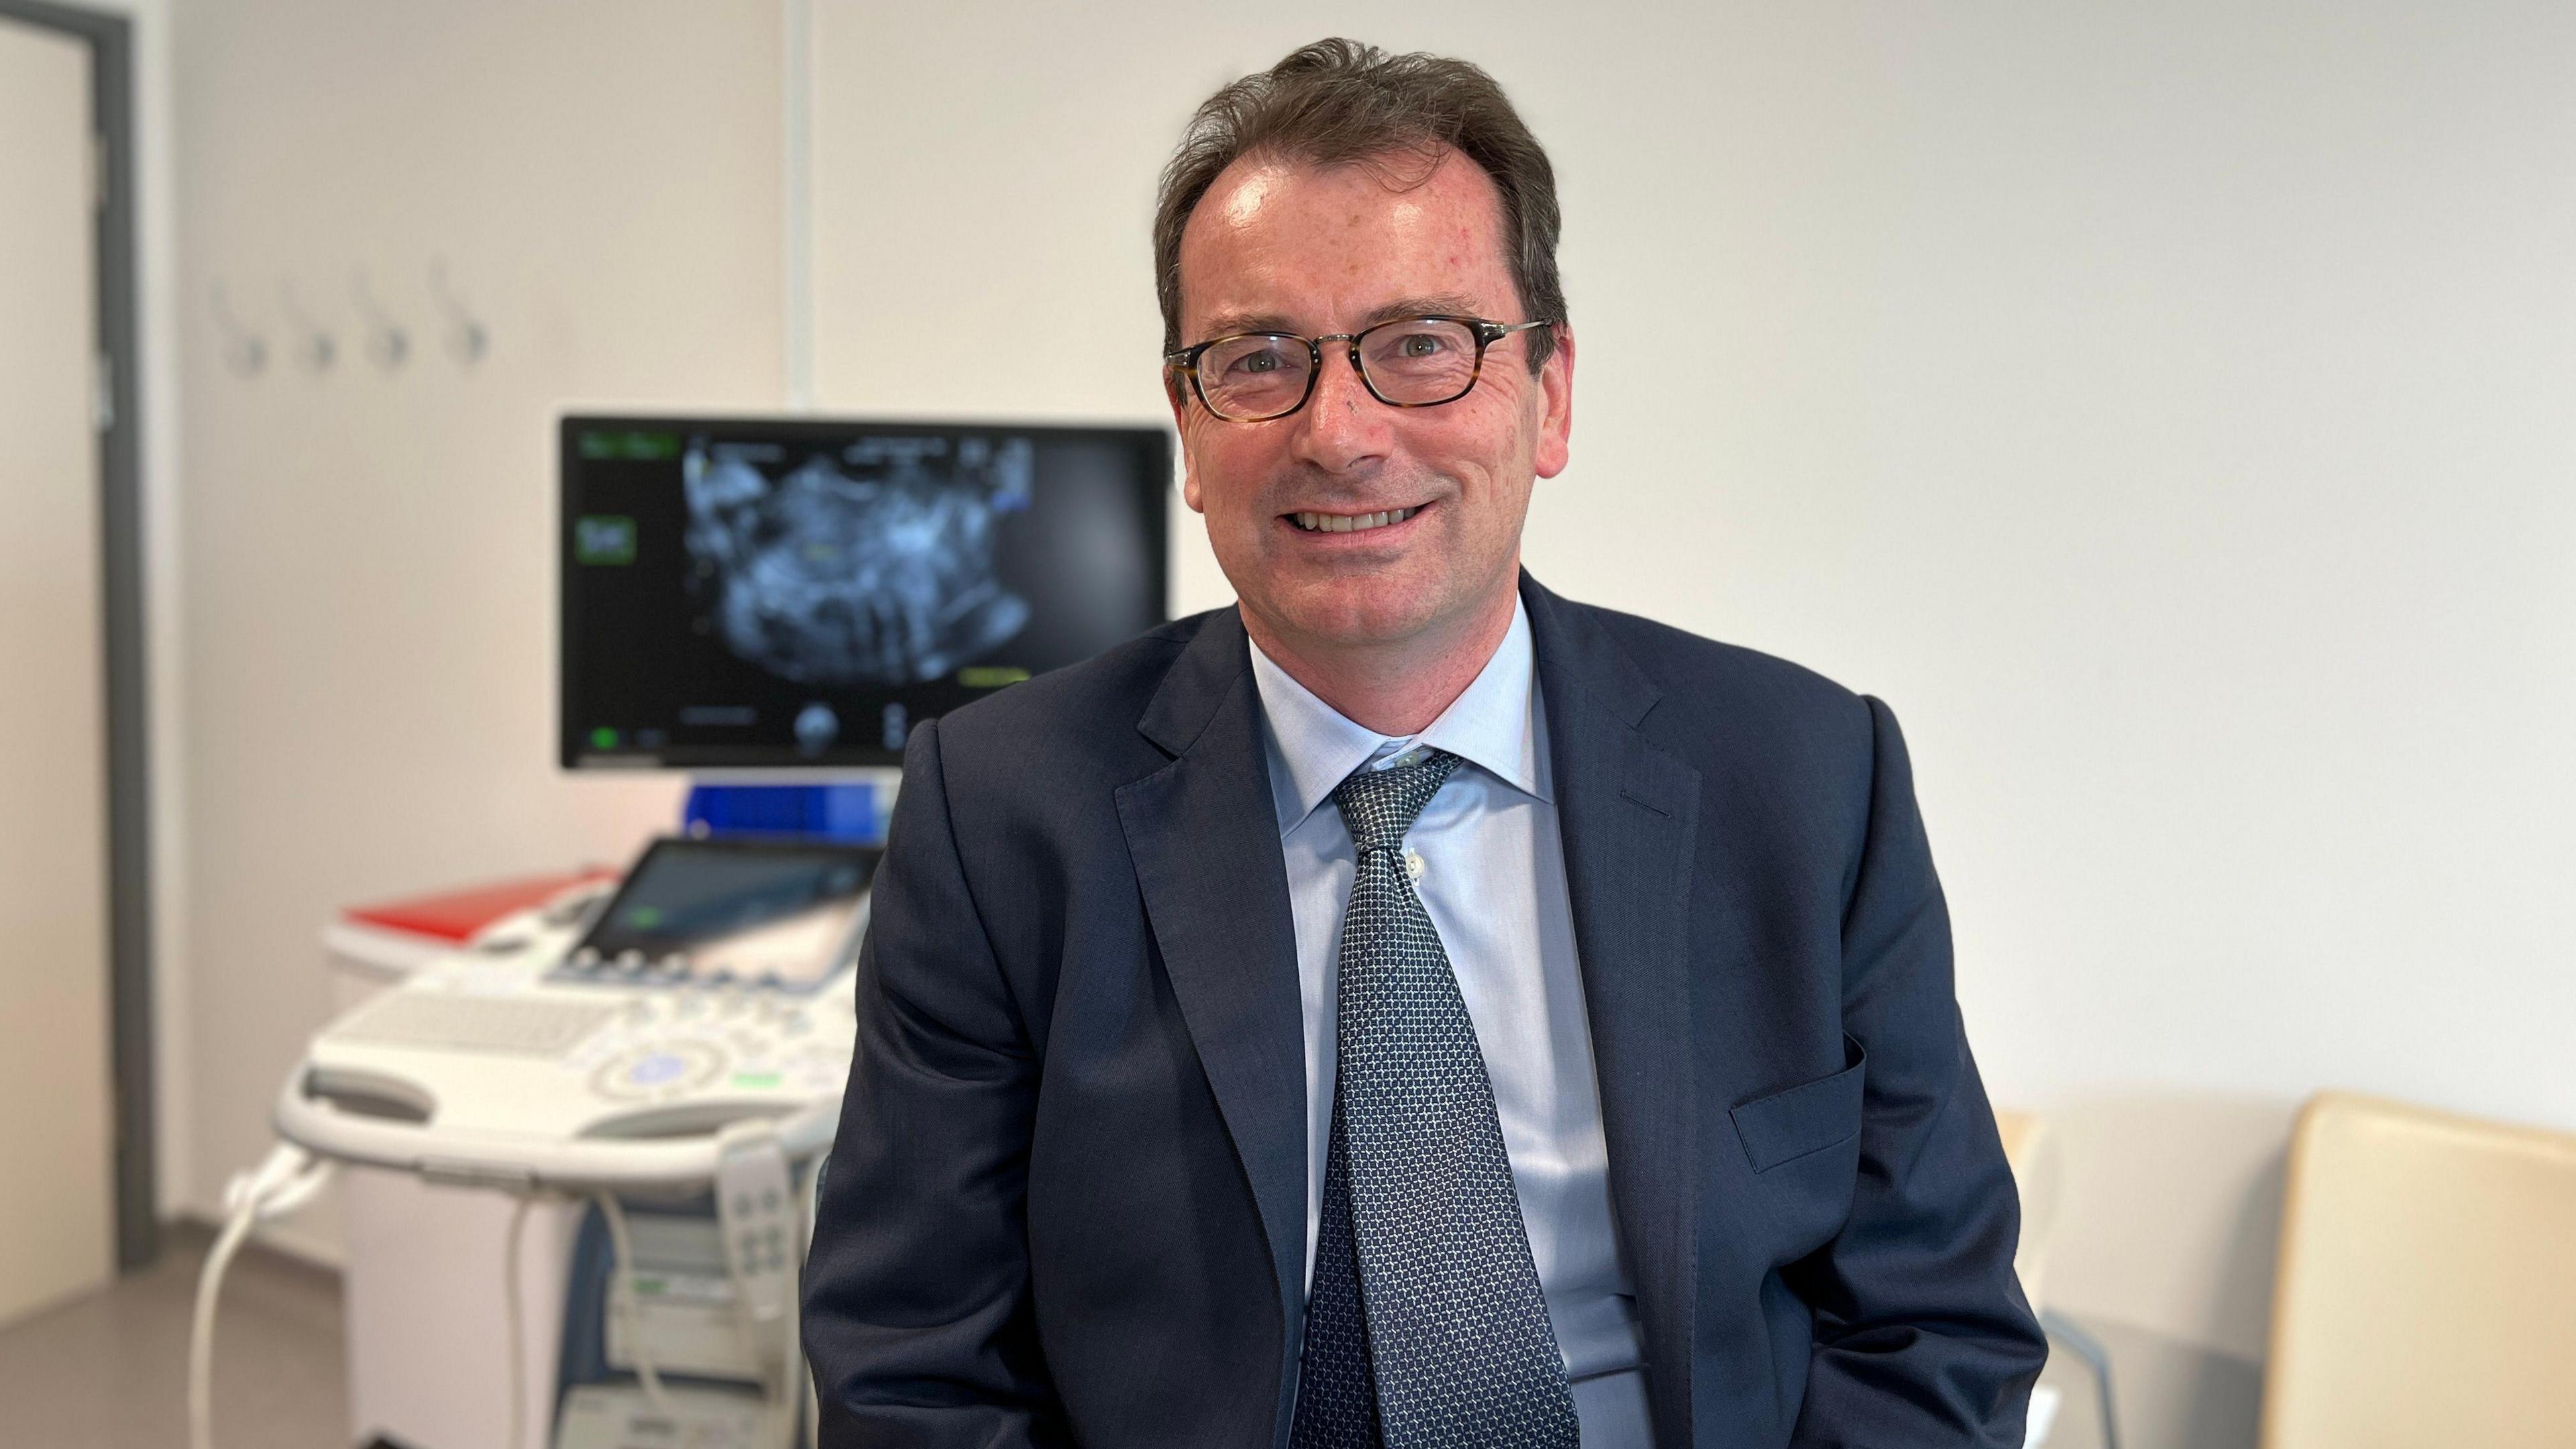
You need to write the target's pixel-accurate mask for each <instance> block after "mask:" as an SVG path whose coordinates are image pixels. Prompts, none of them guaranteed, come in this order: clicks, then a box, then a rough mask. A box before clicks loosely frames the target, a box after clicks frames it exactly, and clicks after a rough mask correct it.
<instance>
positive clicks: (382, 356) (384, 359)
mask: <svg viewBox="0 0 2576 1449" xmlns="http://www.w3.org/2000/svg"><path fill="white" fill-rule="evenodd" d="M349 291H350V294H351V295H352V296H354V297H356V298H357V299H358V313H359V315H360V316H361V317H362V318H364V319H365V324H366V351H367V358H368V360H369V361H371V362H373V363H375V365H376V366H378V367H381V368H383V369H384V370H385V371H387V372H397V371H400V370H401V368H402V365H403V362H404V360H405V359H406V358H409V357H410V356H411V333H410V332H408V331H406V330H405V329H404V327H403V325H402V324H401V323H399V322H396V321H395V320H394V319H393V317H392V316H391V315H390V314H388V313H387V312H386V311H385V309H384V307H383V306H382V305H381V304H380V303H378V302H377V301H376V294H375V292H374V291H373V289H371V288H369V287H368V286H367V273H366V271H365V269H364V268H361V269H359V270H358V271H357V272H356V273H355V274H354V275H352V277H351V278H350V283H349Z"/></svg>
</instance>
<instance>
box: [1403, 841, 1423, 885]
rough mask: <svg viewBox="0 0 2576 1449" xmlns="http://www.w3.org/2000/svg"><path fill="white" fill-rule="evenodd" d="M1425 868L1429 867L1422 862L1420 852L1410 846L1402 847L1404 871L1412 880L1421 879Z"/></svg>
mask: <svg viewBox="0 0 2576 1449" xmlns="http://www.w3.org/2000/svg"><path fill="white" fill-rule="evenodd" d="M1427 869H1429V867H1428V866H1425V865H1424V864H1423V863H1422V852H1421V851H1418V850H1415V849H1414V848H1413V847H1412V846H1409V845H1408V846H1406V847H1405V848H1404V873H1405V874H1406V875H1407V876H1409V877H1411V878H1412V879H1414V880H1420V879H1422V872H1423V871H1425V870H1427Z"/></svg>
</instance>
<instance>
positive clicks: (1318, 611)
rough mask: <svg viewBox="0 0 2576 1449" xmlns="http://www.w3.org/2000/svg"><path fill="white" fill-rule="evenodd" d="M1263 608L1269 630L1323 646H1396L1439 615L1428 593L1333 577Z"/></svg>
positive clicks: (1401, 584)
mask: <svg viewBox="0 0 2576 1449" xmlns="http://www.w3.org/2000/svg"><path fill="white" fill-rule="evenodd" d="M1267 604H1268V607H1266V608H1263V609H1262V610H1261V612H1262V613H1263V614H1265V615H1266V616H1267V617H1268V621H1269V622H1270V623H1271V624H1272V625H1273V627H1275V628H1277V629H1279V630H1281V631H1282V632H1285V633H1288V634H1290V635H1293V636H1295V637H1297V638H1299V639H1302V640H1306V641H1310V642H1312V643H1314V644H1319V645H1323V646H1325V647H1328V648H1361V647H1366V646H1370V645H1382V644H1396V643H1401V642H1403V641H1404V640H1407V639H1411V638H1414V637H1416V636H1418V635H1420V634H1421V633H1422V632H1423V631H1424V630H1425V629H1428V628H1430V627H1431V625H1432V624H1433V623H1434V622H1435V620H1436V617H1437V615H1438V613H1439V609H1438V600H1437V598H1436V596H1435V595H1433V594H1432V592H1431V591H1429V590H1426V589H1424V588H1422V587H1420V586H1419V585H1417V584H1414V583H1411V582H1409V581H1403V580H1395V579H1385V578H1374V579H1350V578H1344V579H1335V580H1331V581H1329V582H1327V583H1324V584H1321V585H1318V586H1313V587H1308V588H1303V589H1296V590H1291V591H1287V592H1286V593H1284V594H1282V595H1281V596H1279V597H1276V598H1274V599H1271V600H1269V601H1267Z"/></svg>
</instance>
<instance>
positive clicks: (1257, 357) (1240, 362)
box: [1234, 352, 1279, 372]
mask: <svg viewBox="0 0 2576 1449" xmlns="http://www.w3.org/2000/svg"><path fill="white" fill-rule="evenodd" d="M1234 370H1235V371H1237V372H1277V371H1278V370H1279V354H1278V353H1276V352H1255V353H1251V354H1249V355H1247V356H1244V357H1242V358H1238V359H1237V360H1236V361H1235V364H1234Z"/></svg>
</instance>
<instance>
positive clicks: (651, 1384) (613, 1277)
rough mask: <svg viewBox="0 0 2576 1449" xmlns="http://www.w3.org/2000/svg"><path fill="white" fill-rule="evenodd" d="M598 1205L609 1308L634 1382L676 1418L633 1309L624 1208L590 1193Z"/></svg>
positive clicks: (631, 1248)
mask: <svg viewBox="0 0 2576 1449" xmlns="http://www.w3.org/2000/svg"><path fill="white" fill-rule="evenodd" d="M591 1199H592V1201H594V1202H596V1203H598V1204H599V1216H600V1217H601V1219H602V1220H604V1221H605V1222H606V1223H607V1224H608V1256H609V1263H608V1302H609V1305H610V1307H611V1309H612V1311H614V1312H616V1313H619V1314H621V1315H622V1316H623V1318H624V1321H625V1324H626V1348H627V1356H628V1357H629V1358H632V1359H634V1360H635V1378H636V1381H637V1382H639V1383H641V1384H642V1385H643V1386H644V1401H645V1402H646V1403H648V1404H651V1405H652V1406H653V1412H654V1413H657V1414H660V1415H661V1416H662V1417H664V1418H666V1419H668V1418H675V1417H677V1415H676V1413H675V1411H674V1410H673V1409H672V1407H671V1396H670V1394H669V1393H667V1392H665V1391H664V1389H663V1388H662V1374H661V1371H660V1370H658V1369H656V1368H654V1367H653V1350H652V1348H651V1346H649V1345H647V1344H646V1343H645V1342H644V1320H643V1317H642V1315H640V1314H638V1313H637V1312H636V1311H635V1282H634V1279H633V1277H632V1276H631V1275H632V1274H633V1272H634V1270H635V1243H634V1240H633V1239H632V1238H630V1237H628V1236H627V1233H626V1209H624V1208H622V1207H620V1206H618V1204H617V1196H616V1194H614V1193H606V1192H602V1193H593V1194H592V1195H591ZM621 1279H622V1280H624V1283H623V1286H624V1287H625V1289H626V1297H625V1300H624V1302H623V1303H622V1304H621V1303H620V1302H619V1299H618V1296H617V1290H618V1287H619V1286H620V1280H621Z"/></svg>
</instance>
